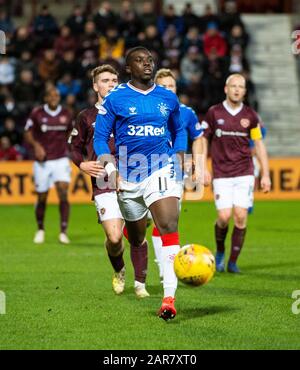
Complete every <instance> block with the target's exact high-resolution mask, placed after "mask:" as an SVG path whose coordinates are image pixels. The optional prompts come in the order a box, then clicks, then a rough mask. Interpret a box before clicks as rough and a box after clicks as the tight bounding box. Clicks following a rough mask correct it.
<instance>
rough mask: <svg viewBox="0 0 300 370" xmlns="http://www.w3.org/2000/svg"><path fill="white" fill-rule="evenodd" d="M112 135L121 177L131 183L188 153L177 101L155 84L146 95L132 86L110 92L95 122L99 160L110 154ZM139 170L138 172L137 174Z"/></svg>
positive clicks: (120, 86) (172, 94) (122, 86)
mask: <svg viewBox="0 0 300 370" xmlns="http://www.w3.org/2000/svg"><path fill="white" fill-rule="evenodd" d="M111 133H113V134H114V137H115V145H116V153H117V159H118V167H119V171H120V175H121V176H122V178H123V179H125V180H127V181H130V182H138V181H142V180H144V179H145V178H146V177H148V176H149V175H150V174H151V173H153V172H154V171H156V170H158V169H160V168H161V167H164V166H166V165H167V164H169V163H170V162H172V161H171V158H170V157H171V156H172V154H173V153H174V152H175V153H176V152H179V151H185V149H186V143H185V131H184V128H183V124H182V121H181V119H180V110H179V102H178V98H177V96H176V95H175V94H174V93H172V92H171V91H169V90H167V89H165V88H164V87H161V86H157V85H155V84H154V85H153V86H152V87H151V88H150V89H148V90H146V91H143V90H140V89H137V88H135V87H134V86H132V85H131V84H130V83H127V84H121V85H119V86H117V87H116V88H115V89H113V90H111V91H110V93H109V94H108V95H107V96H106V97H105V99H104V101H103V104H102V106H101V107H100V109H99V112H98V115H97V119H96V125H95V136H94V150H95V153H96V154H97V156H99V155H103V154H109V153H110V150H109V146H108V141H109V137H110V134H111ZM170 137H172V138H173V140H172V144H171V143H170ZM172 147H173V148H172ZM137 169H139V171H135V170H137ZM135 173H139V176H135V175H134V174H135Z"/></svg>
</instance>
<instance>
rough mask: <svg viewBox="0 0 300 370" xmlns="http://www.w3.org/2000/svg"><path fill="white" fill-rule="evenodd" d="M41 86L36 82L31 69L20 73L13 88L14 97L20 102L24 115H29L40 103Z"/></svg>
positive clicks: (20, 108) (19, 105) (19, 106)
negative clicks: (38, 102) (37, 103)
mask: <svg viewBox="0 0 300 370" xmlns="http://www.w3.org/2000/svg"><path fill="white" fill-rule="evenodd" d="M39 91H40V84H39V83H38V81H36V80H34V77H33V73H32V71H31V70H29V69H24V70H22V71H21V72H20V76H19V78H18V79H17V81H16V83H15V85H14V87H13V95H14V98H15V99H16V101H17V102H18V108H19V110H20V112H21V114H23V115H28V114H29V113H30V111H31V110H32V108H33V106H34V105H35V103H36V102H37V101H38V98H39Z"/></svg>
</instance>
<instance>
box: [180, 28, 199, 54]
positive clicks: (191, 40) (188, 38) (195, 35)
mask: <svg viewBox="0 0 300 370" xmlns="http://www.w3.org/2000/svg"><path fill="white" fill-rule="evenodd" d="M191 46H196V47H197V48H198V49H199V51H202V40H201V37H200V34H199V29H198V27H190V28H189V29H188V31H187V33H186V35H185V37H184V39H183V43H182V52H183V54H185V53H186V52H187V50H188V49H189V48H190V47H191Z"/></svg>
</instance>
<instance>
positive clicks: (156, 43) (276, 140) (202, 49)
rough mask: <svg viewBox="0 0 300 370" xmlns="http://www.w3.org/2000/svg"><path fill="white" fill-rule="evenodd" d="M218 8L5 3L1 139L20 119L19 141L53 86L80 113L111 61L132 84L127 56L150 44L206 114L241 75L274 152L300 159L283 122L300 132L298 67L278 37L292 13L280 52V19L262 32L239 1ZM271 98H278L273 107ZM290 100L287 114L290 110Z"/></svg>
mask: <svg viewBox="0 0 300 370" xmlns="http://www.w3.org/2000/svg"><path fill="white" fill-rule="evenodd" d="M98 3H99V4H98ZM216 3H217V2H216V1H211V0H207V1H205V2H204V1H203V2H193V1H191V2H189V3H187V4H182V2H181V1H173V2H172V4H170V3H169V2H165V6H162V4H163V2H162V1H144V2H138V8H137V9H138V10H136V8H135V7H134V5H133V3H132V2H130V1H126V0H125V1H110V2H108V1H102V2H101V1H100V2H97V1H81V2H78V4H79V5H74V2H72V1H69V2H62V1H60V0H55V1H49V2H48V5H43V4H41V3H40V2H36V1H31V2H25V1H16V0H15V1H12V2H10V4H8V3H7V2H3V1H2V2H0V9H1V10H0V29H1V30H3V31H4V32H5V33H6V38H7V53H6V55H2V56H1V57H0V136H5V137H7V132H6V130H7V129H6V126H7V120H9V121H13V122H14V124H13V126H14V130H15V131H16V132H18V135H20V134H22V131H23V128H24V124H25V121H26V118H27V116H28V114H29V112H30V110H31V109H32V108H33V107H34V106H36V105H39V104H41V102H42V101H41V96H42V94H43V91H44V89H45V87H46V86H48V85H49V84H54V85H56V86H57V88H58V89H59V91H60V92H61V94H62V97H63V103H64V104H65V105H66V106H67V107H68V109H69V110H70V111H71V112H72V114H73V115H76V113H77V112H78V111H79V110H81V109H82V108H84V107H86V106H88V105H92V104H94V102H95V97H94V94H93V92H92V90H91V88H90V79H89V73H90V71H91V69H92V68H93V67H95V66H96V65H98V64H101V63H111V64H112V65H113V66H114V67H116V68H117V69H118V70H119V71H120V72H122V73H121V80H123V81H126V79H127V76H126V75H124V72H123V66H124V55H125V53H126V51H127V50H128V49H129V48H130V47H132V46H135V45H143V46H145V47H147V48H149V49H150V50H151V51H152V53H153V55H154V56H155V58H156V59H157V62H158V67H167V68H171V69H172V70H173V72H174V73H175V75H176V76H177V82H178V90H179V95H180V96H181V97H182V99H183V100H184V102H185V103H186V104H188V105H191V106H192V107H193V108H194V109H195V110H196V112H197V113H198V114H199V116H200V117H201V116H202V115H203V114H204V113H205V112H206V110H207V109H208V107H209V106H211V105H212V104H215V103H217V102H219V101H220V100H222V99H223V97H224V95H223V85H224V81H225V79H226V77H227V76H228V75H229V74H230V73H232V72H241V73H244V74H245V76H246V77H247V80H248V91H249V93H248V98H247V100H248V103H249V104H250V105H252V106H253V107H254V108H255V109H258V108H260V111H261V113H262V116H263V119H264V120H265V122H266V125H270V130H269V139H268V140H269V142H270V144H271V145H270V148H271V154H275V153H276V152H277V151H278V149H279V146H282V145H285V146H286V148H294V149H291V153H292V154H299V153H298V152H297V149H296V148H295V144H296V141H297V140H298V139H297V140H296V136H293V138H290V139H289V141H288V142H286V141H283V138H282V135H281V132H282V131H283V128H282V127H281V122H282V121H283V120H285V121H289V123H290V125H291V128H292V129H293V130H294V128H295V127H296V126H295V125H296V108H295V106H294V103H295V104H296V101H298V102H299V100H297V99H299V96H298V95H297V93H296V90H297V88H298V85H297V83H296V81H297V79H296V78H295V73H294V70H293V68H294V65H295V61H294V60H293V58H292V56H290V57H288V55H287V53H283V52H282V50H281V49H280V47H281V41H282V40H283V38H288V37H289V33H290V31H289V23H288V16H279V17H282V18H280V21H281V20H282V21H283V27H284V29H282V28H281V30H280V31H279V30H278V31H277V33H276V38H277V43H276V44H277V46H276V47H273V46H272V48H271V47H270V43H271V33H272V32H276V26H275V24H274V27H273V28H272V27H271V26H272V22H275V23H276V19H272V17H269V18H268V23H265V27H261V25H260V23H259V19H260V18H259V16H253V17H252V16H250V15H247V16H246V17H243V18H242V17H241V15H240V13H239V12H238V8H237V3H238V4H239V6H241V7H242V6H245V4H246V5H247V2H237V3H236V2H235V1H232V0H230V1H225V2H224V1H221V2H220V4H221V5H220V7H219V12H217V11H216V9H217V7H216ZM274 4H275V3H274ZM1 5H2V6H1ZM136 5H137V4H136ZM276 9H277V8H276ZM271 10H272V9H271ZM284 17H285V18H284ZM264 21H265V22H266V21H267V20H266V19H265V18H264ZM266 25H270V27H271V28H268V27H266ZM257 26H259V27H257ZM248 31H250V37H249V34H248ZM249 45H250V50H251V51H250V53H249V52H248V48H249ZM270 50H271V52H272V54H270ZM248 55H249V56H250V58H248ZM268 62H269V63H268ZM281 63H284V65H285V67H283V68H284V69H285V71H284V73H283V72H282V71H281V70H280V68H279V65H280V64H281ZM262 64H264V66H262ZM287 65H288V66H289V68H288V69H287V68H286V66H287ZM287 74H289V75H287ZM250 76H253V79H254V80H255V82H256V84H257V87H256V88H255V85H254V83H253V81H252V77H250ZM290 78H291V79H292V81H294V85H293V86H292V87H290V85H289V91H291V90H290V89H291V88H292V89H293V91H292V94H293V98H290V99H288V97H286V96H285V94H284V91H285V89H280V87H279V85H278V84H280V83H281V82H282V81H283V80H284V81H283V82H284V83H285V84H287V83H288V79H290ZM267 82H268V86H266V83H267ZM270 82H271V85H270ZM286 86H287V85H285V87H286ZM256 94H257V95H258V97H259V99H257V96H256ZM270 94H271V95H270ZM273 98H274V99H275V100H276V99H277V100H276V101H275V103H274V100H272V99H273ZM258 100H259V101H260V105H259V107H258ZM271 100H272V101H271ZM287 103H289V104H290V105H289V106H290V108H289V111H288V112H287V111H286V110H284V109H283V107H284V106H285V107H287ZM274 105H275V108H274ZM10 141H11V145H12V146H15V145H17V147H16V150H17V151H18V152H19V153H20V155H21V156H22V157H23V158H24V159H31V153H30V151H28V150H27V148H26V146H24V144H22V140H21V142H20V139H19V141H18V143H15V142H14V141H13V140H11V139H10ZM280 154H285V153H283V152H281V153H280Z"/></svg>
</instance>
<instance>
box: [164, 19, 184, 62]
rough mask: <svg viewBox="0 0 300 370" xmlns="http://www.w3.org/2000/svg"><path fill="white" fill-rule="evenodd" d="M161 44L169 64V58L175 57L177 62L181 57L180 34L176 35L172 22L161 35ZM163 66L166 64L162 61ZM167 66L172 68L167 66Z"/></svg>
mask: <svg viewBox="0 0 300 370" xmlns="http://www.w3.org/2000/svg"><path fill="white" fill-rule="evenodd" d="M162 39H163V46H164V49H165V58H166V59H169V65H170V64H171V59H173V58H177V61H178V63H180V61H179V59H180V57H181V55H180V50H181V45H182V39H181V36H180V35H178V33H177V30H176V27H175V26H174V25H173V24H170V25H169V26H168V28H167V29H166V31H165V33H164V35H163V38H162ZM163 64H164V66H165V67H166V66H167V64H166V62H165V61H163ZM173 64H174V63H173ZM168 68H170V69H171V68H174V66H173V67H171V66H169V67H168Z"/></svg>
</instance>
